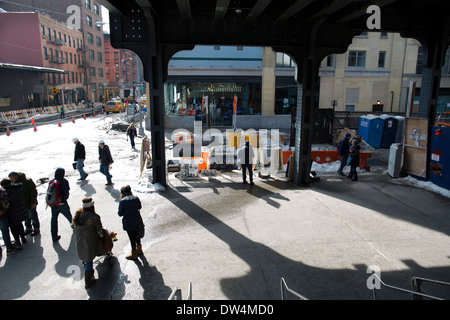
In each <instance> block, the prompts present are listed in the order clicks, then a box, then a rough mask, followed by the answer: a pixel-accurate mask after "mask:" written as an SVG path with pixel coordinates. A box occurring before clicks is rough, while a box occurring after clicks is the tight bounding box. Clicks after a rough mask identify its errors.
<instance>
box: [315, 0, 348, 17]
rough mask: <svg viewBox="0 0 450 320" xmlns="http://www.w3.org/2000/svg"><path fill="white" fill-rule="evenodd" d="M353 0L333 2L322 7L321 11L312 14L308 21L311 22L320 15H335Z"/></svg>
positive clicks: (335, 0) (336, 0)
mask: <svg viewBox="0 0 450 320" xmlns="http://www.w3.org/2000/svg"><path fill="white" fill-rule="evenodd" d="M352 2H355V0H334V1H333V3H332V4H331V5H330V6H327V7H324V8H323V9H322V10H319V11H318V12H317V13H315V14H313V15H312V16H311V17H310V18H309V19H308V20H313V19H315V18H316V17H318V16H320V15H330V14H332V13H335V12H336V11H338V10H341V9H342V8H345V7H346V6H348V5H349V4H351V3H352Z"/></svg>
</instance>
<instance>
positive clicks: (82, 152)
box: [72, 138, 88, 181]
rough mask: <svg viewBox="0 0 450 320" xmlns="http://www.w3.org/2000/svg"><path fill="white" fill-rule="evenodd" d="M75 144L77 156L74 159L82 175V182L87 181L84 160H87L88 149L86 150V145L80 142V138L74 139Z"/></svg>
mask: <svg viewBox="0 0 450 320" xmlns="http://www.w3.org/2000/svg"><path fill="white" fill-rule="evenodd" d="M72 141H73V143H75V155H74V158H73V161H75V162H76V163H77V166H76V168H77V170H78V172H79V173H80V179H78V180H81V181H84V180H86V178H87V176H88V174H87V173H86V172H85V171H84V169H83V167H84V160H85V159H86V149H85V148H84V145H83V144H82V143H81V142H80V140H78V138H73V139H72Z"/></svg>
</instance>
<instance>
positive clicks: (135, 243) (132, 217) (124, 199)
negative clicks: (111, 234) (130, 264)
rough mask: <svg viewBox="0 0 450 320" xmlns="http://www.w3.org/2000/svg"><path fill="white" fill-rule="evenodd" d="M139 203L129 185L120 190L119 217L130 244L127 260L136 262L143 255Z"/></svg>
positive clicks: (141, 221) (142, 225) (142, 224)
mask: <svg viewBox="0 0 450 320" xmlns="http://www.w3.org/2000/svg"><path fill="white" fill-rule="evenodd" d="M141 208H142V205H141V201H140V200H139V198H138V197H136V196H135V195H133V193H132V192H131V187H130V186H129V185H127V186H124V187H122V188H121V189H120V202H119V212H118V214H119V217H122V226H123V230H125V231H126V232H127V233H128V238H129V239H130V244H131V254H129V255H127V256H126V258H127V259H128V260H136V259H137V257H138V256H139V255H143V254H144V252H143V251H142V244H141V238H142V237H143V234H142V233H143V227H144V223H143V220H142V217H141V213H140V209H141Z"/></svg>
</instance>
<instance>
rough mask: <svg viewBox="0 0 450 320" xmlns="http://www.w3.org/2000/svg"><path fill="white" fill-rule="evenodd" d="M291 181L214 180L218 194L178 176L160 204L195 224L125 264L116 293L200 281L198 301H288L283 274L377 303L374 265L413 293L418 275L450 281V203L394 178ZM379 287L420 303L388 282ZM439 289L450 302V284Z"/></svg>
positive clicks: (301, 288)
mask: <svg viewBox="0 0 450 320" xmlns="http://www.w3.org/2000/svg"><path fill="white" fill-rule="evenodd" d="M230 177H231V176H230ZM281 180H282V179H281ZM281 180H275V179H267V180H261V179H257V180H256V185H255V186H248V185H242V184H241V183H240V180H239V178H238V177H237V176H234V177H232V178H231V180H229V179H226V178H220V179H219V178H218V179H211V181H210V183H209V184H212V190H213V192H211V185H209V184H202V183H198V182H197V183H196V182H192V183H181V182H177V181H175V182H173V183H174V184H175V186H178V187H176V188H174V189H171V190H168V191H166V193H164V194H161V195H160V198H161V199H160V200H161V201H162V202H165V205H163V206H165V207H166V210H169V211H171V212H172V214H173V212H178V213H179V214H181V215H185V216H186V217H187V219H188V220H189V222H188V223H187V224H188V225H191V227H190V228H188V229H185V230H181V231H180V232H178V233H176V234H172V235H171V236H170V237H168V238H166V239H161V240H160V241H158V242H155V243H151V244H149V243H147V245H146V246H145V257H143V258H142V259H141V260H140V262H137V263H133V264H131V263H129V264H127V265H126V268H125V269H124V270H122V271H123V272H124V273H125V274H127V275H128V277H127V281H128V282H129V284H125V283H124V285H123V286H121V290H116V291H115V293H114V295H113V299H142V298H144V299H165V298H166V297H167V296H168V295H169V294H170V292H171V290H172V289H173V288H174V287H178V288H181V289H182V292H183V298H185V297H186V294H187V286H188V282H189V281H191V282H192V288H193V291H192V294H193V299H194V300H209V299H231V300H236V299H257V300H264V299H275V300H278V299H280V297H281V293H280V292H281V290H280V279H281V277H284V279H285V280H286V282H287V284H288V286H289V287H290V288H292V289H294V290H296V291H298V292H299V293H301V294H302V295H304V296H306V297H307V298H310V299H373V293H372V291H371V290H369V289H368V286H367V281H368V278H369V276H371V274H372V273H371V271H370V270H379V271H380V274H381V278H382V280H383V281H384V282H385V283H387V284H390V285H394V286H398V287H401V288H405V289H410V278H411V277H412V276H422V277H426V278H432V279H437V280H442V281H450V276H449V274H450V272H449V271H450V260H449V259H450V238H449V234H450V219H449V216H448V214H449V211H448V208H449V205H450V199H448V198H445V197H442V196H440V195H436V194H434V193H432V192H429V191H425V190H422V189H418V188H415V187H411V186H409V185H402V184H398V183H395V181H394V180H392V179H391V178H389V177H388V176H387V175H386V174H377V175H372V174H366V175H364V174H362V175H360V181H359V182H351V181H348V180H347V179H346V178H345V177H343V178H340V177H338V176H336V175H329V176H321V180H320V182H318V183H311V184H310V185H308V186H307V187H300V186H294V185H292V184H290V183H288V182H285V181H281ZM176 183H178V185H177V184H176ZM181 186H183V187H184V188H186V186H187V187H188V188H189V189H191V190H190V191H191V192H185V193H183V192H179V191H178V189H180V190H181ZM205 190H208V191H207V192H205ZM195 193H204V195H203V196H202V197H197V198H195V197H193V196H195ZM191 197H192V198H191ZM225 212H227V213H228V215H225V214H224V213H225ZM158 214H165V211H164V210H161V212H159V213H158ZM147 223H150V224H151V221H147ZM369 266H371V268H372V269H369V270H368V267H369ZM368 272H369V273H368ZM424 288H425V286H424ZM425 290H428V288H425ZM377 293H378V298H380V299H410V296H409V295H407V294H404V293H401V294H398V293H397V292H396V291H391V290H389V289H386V288H385V287H383V286H382V290H379V291H378V292H377ZM429 293H430V294H438V295H440V296H443V295H444V297H446V298H450V294H449V293H450V290H449V289H447V290H445V291H440V290H435V288H434V287H430V289H429ZM445 295H446V296H445Z"/></svg>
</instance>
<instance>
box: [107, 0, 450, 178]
mask: <svg viewBox="0 0 450 320" xmlns="http://www.w3.org/2000/svg"><path fill="white" fill-rule="evenodd" d="M99 2H100V3H101V4H102V5H104V6H105V7H106V8H107V9H108V10H109V11H110V32H111V44H112V46H113V47H115V48H123V49H130V50H132V51H134V52H136V53H137V54H138V55H139V56H140V58H141V60H142V62H143V65H144V73H145V80H146V81H148V82H149V83H150V113H151V130H152V147H153V148H152V153H153V182H159V183H162V184H163V185H165V184H166V178H165V153H164V90H163V89H164V86H163V84H164V81H165V80H166V79H167V66H168V62H169V60H170V58H171V57H172V56H173V54H175V53H176V52H178V51H181V50H189V49H192V48H194V46H195V45H234V46H267V47H272V48H273V49H274V50H275V51H279V52H285V53H287V54H289V55H290V56H291V57H292V58H293V59H294V60H295V61H296V63H297V66H298V70H297V81H298V82H299V83H300V84H302V86H299V93H301V94H302V99H299V102H298V108H297V122H296V127H297V130H296V137H295V139H296V153H295V178H294V180H295V181H296V182H297V183H299V184H303V183H306V182H307V181H308V179H309V170H310V165H311V159H310V155H311V141H312V110H313V104H314V92H313V91H314V83H315V81H316V78H317V71H318V66H319V64H320V62H321V61H322V60H323V58H325V57H326V56H327V55H329V54H331V53H344V52H346V51H347V48H348V46H349V45H350V43H351V42H352V38H353V37H354V36H355V35H358V34H360V33H361V32H362V31H385V32H398V33H400V34H401V35H402V36H403V37H411V38H415V39H417V40H418V41H420V42H421V44H422V46H423V48H424V57H425V62H424V66H425V69H424V73H423V84H422V90H421V107H420V108H421V109H420V114H421V116H423V117H428V118H429V119H430V120H431V119H434V114H435V110H436V99H437V93H438V90H439V88H438V87H439V81H440V72H441V71H440V70H441V67H442V64H443V61H444V58H445V51H446V49H447V47H448V45H449V39H450V38H449V30H450V16H449V15H448V12H449V9H450V1H448V0H430V1H423V0H377V1H359V0H286V1H275V0H164V1H155V0H130V1H121V0H100V1H99ZM373 5H375V6H376V7H375V11H372V10H369V11H368V8H369V7H370V6H373ZM377 8H379V11H377ZM369 9H372V8H369ZM372 27H379V29H378V28H377V29H371V28H372Z"/></svg>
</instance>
